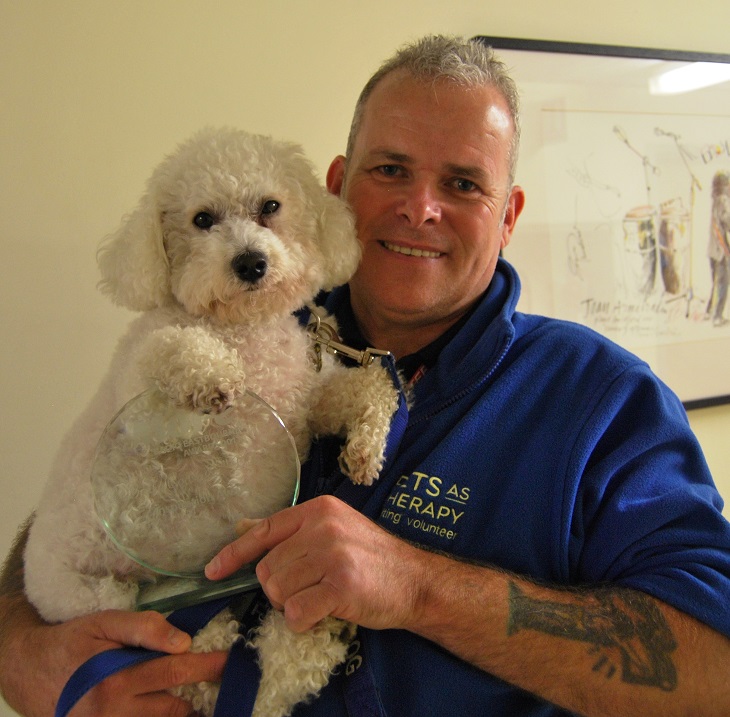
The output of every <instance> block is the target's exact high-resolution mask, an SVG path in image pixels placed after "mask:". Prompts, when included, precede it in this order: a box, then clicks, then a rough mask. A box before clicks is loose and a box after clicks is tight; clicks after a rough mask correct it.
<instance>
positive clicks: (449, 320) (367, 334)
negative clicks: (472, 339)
mask: <svg viewBox="0 0 730 717" xmlns="http://www.w3.org/2000/svg"><path fill="white" fill-rule="evenodd" d="M352 309H353V312H354V314H355V319H356V321H357V324H358V328H359V329H360V332H361V333H362V335H363V338H364V339H365V340H366V342H367V344H368V346H372V347H373V348H377V349H384V350H387V351H390V352H391V353H392V354H393V355H394V356H395V358H396V359H401V358H403V357H404V356H410V355H411V354H414V353H416V352H417V351H420V350H421V349H422V348H424V347H425V346H428V345H429V344H430V343H432V342H433V341H435V340H436V339H437V338H439V336H441V335H442V334H443V333H445V332H446V331H448V330H449V329H450V328H451V327H452V326H453V325H454V324H455V323H456V322H457V321H459V319H460V318H461V317H462V316H463V315H464V313H466V311H463V312H460V313H458V314H454V315H449V316H448V317H445V318H443V319H438V320H435V321H434V320H422V321H419V320H417V319H415V318H413V319H408V318H407V319H400V320H393V319H385V320H383V318H381V317H378V316H376V315H374V314H372V312H368V311H363V310H362V309H361V308H360V307H357V306H355V305H353V307H352Z"/></svg>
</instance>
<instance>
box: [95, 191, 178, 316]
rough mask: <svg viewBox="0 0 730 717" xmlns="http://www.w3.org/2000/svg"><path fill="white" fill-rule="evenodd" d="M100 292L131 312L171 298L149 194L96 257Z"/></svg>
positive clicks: (157, 221)
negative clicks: (99, 272)
mask: <svg viewBox="0 0 730 717" xmlns="http://www.w3.org/2000/svg"><path fill="white" fill-rule="evenodd" d="M97 261H98V263H99V269H100V270H101V281H100V282H99V288H100V289H101V291H102V293H104V294H106V295H107V296H109V297H111V299H112V301H114V303H116V304H119V305H120V306H124V307H126V308H128V309H132V310H134V311H148V310H150V309H154V308H156V307H158V306H163V305H165V304H167V303H168V302H169V300H170V297H171V295H172V294H171V289H170V269H169V264H168V261H167V255H166V254H165V247H164V245H163V241H162V224H161V217H160V213H159V211H158V210H157V207H156V206H155V202H154V201H153V200H152V198H151V197H150V195H145V196H144V197H143V198H142V200H141V201H140V203H139V206H138V207H137V209H135V211H134V212H133V213H132V214H130V215H129V216H127V217H125V218H124V219H123V220H122V225H121V226H120V227H119V229H118V230H117V231H116V232H115V233H114V234H112V235H110V236H109V237H107V238H106V239H105V240H104V242H103V243H102V245H101V247H100V248H99V252H98V254H97Z"/></svg>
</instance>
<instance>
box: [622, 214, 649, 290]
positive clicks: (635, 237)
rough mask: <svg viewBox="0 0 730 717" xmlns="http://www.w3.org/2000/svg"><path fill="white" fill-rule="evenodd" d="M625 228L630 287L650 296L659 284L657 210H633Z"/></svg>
mask: <svg viewBox="0 0 730 717" xmlns="http://www.w3.org/2000/svg"><path fill="white" fill-rule="evenodd" d="M623 229H624V251H625V257H626V268H625V272H626V274H627V275H628V278H629V282H630V283H629V287H630V288H633V289H635V290H638V292H639V293H640V294H641V295H642V296H648V295H649V294H650V293H651V292H652V290H653V289H654V282H655V281H656V264H657V261H656V251H657V248H656V211H655V210H654V208H653V207H650V206H646V207H634V209H632V210H630V211H629V212H627V213H626V215H625V216H624V221H623Z"/></svg>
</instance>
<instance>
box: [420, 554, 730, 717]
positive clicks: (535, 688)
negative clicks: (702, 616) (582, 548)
mask: <svg viewBox="0 0 730 717" xmlns="http://www.w3.org/2000/svg"><path fill="white" fill-rule="evenodd" d="M430 562H431V563H432V564H431V566H430V570H429V572H430V576H429V578H428V580H425V581H424V586H423V588H422V594H421V598H420V600H419V604H420V605H421V609H418V610H416V612H415V613H414V616H415V621H414V623H413V624H412V625H410V626H409V629H411V630H413V631H414V632H417V633H418V634H420V635H422V636H423V637H425V638H427V639H430V640H432V641H434V642H436V643H438V644H440V645H442V646H443V647H445V648H446V649H448V650H449V651H450V652H452V653H454V654H456V655H457V656H459V657H461V658H462V659H464V660H466V661H468V662H470V663H472V664H474V665H476V666H477V667H480V668H481V669H483V670H485V671H487V672H490V673H491V674H494V675H496V676H497V677H500V678H502V679H504V680H506V681H508V682H510V683H512V684H514V685H517V686H518V687H521V688H523V689H525V690H527V691H529V692H532V693H533V694H536V695H538V696H540V697H542V698H543V699H546V700H548V701H550V702H553V703H555V704H557V705H559V706H561V707H564V708H566V709H568V710H571V711H573V712H577V713H579V714H583V715H587V716H588V717H603V716H606V717H615V715H619V714H620V715H634V714H641V715H642V717H650V716H653V715H657V716H659V715H661V717H668V716H670V715H698V716H699V715H702V717H714V716H715V715H717V717H720V716H721V715H728V714H730V678H729V677H728V672H727V665H728V664H730V641H729V640H727V639H726V638H725V637H724V636H722V635H720V634H718V633H716V632H714V631H713V630H711V629H710V628H708V627H706V626H705V625H703V624H701V623H698V622H697V621H695V620H693V619H692V618H689V617H687V616H686V615H684V614H682V613H680V612H678V611H676V610H673V609H672V608H670V607H668V606H666V605H664V604H662V603H660V602H659V601H657V600H654V599H653V598H650V597H648V596H646V595H644V594H642V593H639V592H635V591H631V590H626V589H619V588H601V589H598V590H562V589H551V588H547V587H543V586H539V585H535V584H533V583H530V582H528V581H525V580H521V579H519V578H517V577H515V576H511V575H508V574H504V573H501V572H499V571H496V570H491V569H488V568H482V567H479V566H472V565H465V564H461V563H456V562H454V561H452V560H449V559H447V558H443V557H442V556H433V558H432V560H431V561H430Z"/></svg>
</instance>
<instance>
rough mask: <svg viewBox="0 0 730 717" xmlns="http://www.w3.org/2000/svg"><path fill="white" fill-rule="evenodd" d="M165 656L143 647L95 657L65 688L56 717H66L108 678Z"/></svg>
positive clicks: (75, 673) (77, 671)
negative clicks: (92, 689)
mask: <svg viewBox="0 0 730 717" xmlns="http://www.w3.org/2000/svg"><path fill="white" fill-rule="evenodd" d="M165 654H167V653H165V652H155V651H154V650H145V649H144V648H142V647H120V648H116V649H113V650H106V651H104V652H100V653H98V654H96V655H94V656H93V657H91V658H90V659H88V660H87V661H86V662H84V664H83V665H81V667H79V668H78V669H77V670H76V672H74V673H73V675H71V677H70V678H69V681H68V682H67V683H66V685H65V686H64V688H63V691H62V692H61V696H60V697H59V699H58V704H57V705H56V717H65V716H66V715H67V714H68V713H69V712H70V711H71V710H72V709H73V707H74V706H75V705H76V703H77V702H78V701H79V700H80V699H81V698H82V697H83V696H84V695H85V694H86V693H87V692H88V691H89V690H90V689H91V688H92V687H95V686H96V685H98V684H99V683H100V682H101V681H102V680H105V679H106V678H107V677H110V676H111V675H113V674H115V673H117V672H119V671H120V670H124V669H126V668H127V667H133V666H134V665H139V664H141V663H142V662H147V661H148V660H152V659H154V658H156V657H162V656H163V655H165Z"/></svg>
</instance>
